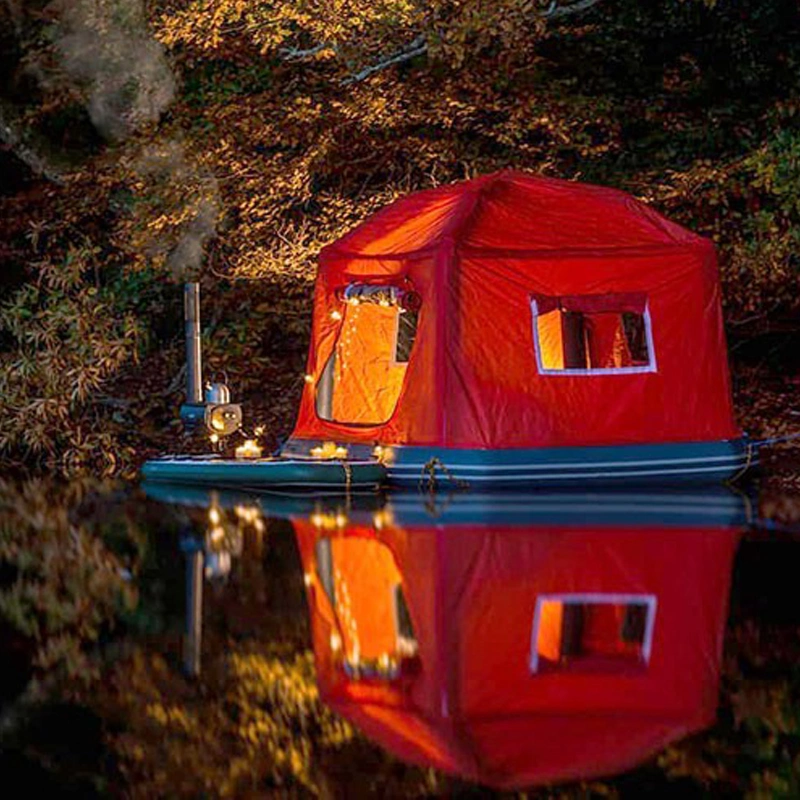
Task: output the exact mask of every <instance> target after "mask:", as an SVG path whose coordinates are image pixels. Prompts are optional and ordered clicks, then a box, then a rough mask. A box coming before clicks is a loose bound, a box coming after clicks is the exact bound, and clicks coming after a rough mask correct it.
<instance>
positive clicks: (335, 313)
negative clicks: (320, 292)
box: [331, 311, 342, 320]
mask: <svg viewBox="0 0 800 800" xmlns="http://www.w3.org/2000/svg"><path fill="white" fill-rule="evenodd" d="M341 318H342V312H341V311H331V319H335V320H340V319H341Z"/></svg>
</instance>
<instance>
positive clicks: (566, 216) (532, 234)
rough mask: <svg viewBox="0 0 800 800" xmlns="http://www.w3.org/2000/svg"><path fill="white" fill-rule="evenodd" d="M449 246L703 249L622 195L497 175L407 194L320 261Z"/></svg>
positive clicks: (695, 237)
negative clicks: (672, 247)
mask: <svg viewBox="0 0 800 800" xmlns="http://www.w3.org/2000/svg"><path fill="white" fill-rule="evenodd" d="M449 241H453V242H456V243H458V245H459V246H460V247H461V248H470V249H475V250H479V251H487V250H488V251H502V252H508V251H512V252H515V253H517V252H520V251H535V252H541V251H565V250H567V251H575V250H596V249H609V248H610V249H619V248H631V247H634V248H638V247H647V246H653V245H656V246H662V247H663V246H665V245H666V246H669V245H687V244H688V245H691V244H695V245H696V244H703V245H705V244H707V243H706V242H705V240H704V239H702V238H701V237H700V236H698V235H696V234H694V233H691V232H690V231H688V230H686V229H685V228H682V227H681V226H680V225H676V224H675V223H674V222H670V221H669V220H667V219H665V218H664V217H662V216H661V215H660V214H658V213H657V212H655V211H653V210H652V209H651V208H649V207H648V206H646V205H645V204H644V203H642V202H640V201H638V200H636V199H635V198H634V197H632V196H631V195H629V194H626V193H625V192H621V191H618V190H616V189H609V188H606V187H602V186H594V185H591V184H585V183H577V182H575V181H565V180H559V179H556V178H545V177H542V176H539V175H533V174H530V173H525V172H516V171H512V170H505V171H502V172H496V173H494V174H491V175H485V176H482V177H480V178H475V179H473V180H469V181H461V182H459V183H455V184H449V185H447V186H441V187H437V188H435V189H427V190H424V191H421V192H416V193H414V194H411V195H407V196H406V197H403V198H401V199H399V200H397V201H395V202H394V203H391V204H390V205H388V206H386V207H385V208H383V209H381V210H380V211H378V212H377V213H376V214H373V215H372V216H371V217H369V218H368V219H367V220H366V221H365V222H363V223H362V224H361V225H359V226H358V227H356V228H354V229H353V230H352V231H350V233H348V234H346V235H345V236H344V237H342V238H341V239H339V240H338V241H337V242H335V243H333V244H332V245H329V246H328V247H327V248H325V250H324V251H323V259H322V260H323V263H324V262H325V261H326V260H327V259H333V260H337V259H338V258H347V257H352V256H373V257H374V256H397V255H401V254H412V253H418V252H420V251H422V252H426V251H432V250H436V249H438V247H439V246H441V245H442V244H443V243H444V242H449Z"/></svg>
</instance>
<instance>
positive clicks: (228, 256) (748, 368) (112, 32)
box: [0, 0, 800, 475]
mask: <svg viewBox="0 0 800 800" xmlns="http://www.w3.org/2000/svg"><path fill="white" fill-rule="evenodd" d="M799 28H800V12H799V11H798V6H797V3H796V2H794V0H772V1H771V2H759V1H758V0H738V1H737V2H734V1H733V0H717V1H716V2H713V0H706V1H705V2H703V0H659V2H636V0H577V2H575V1H573V2H567V1H566V0H565V2H562V3H558V2H549V0H548V2H537V0H496V1H495V2H483V0H438V1H437V2H432V3H421V2H417V1H416V0H324V1H323V0H274V2H271V3H263V2H253V1H252V0H250V1H248V0H148V2H144V0H70V1H69V2H68V1H67V0H47V1H45V0H29V1H26V2H22V0H3V2H1V3H0V40H1V42H0V76H1V77H0V92H1V93H2V97H0V139H2V143H3V147H2V150H0V292H1V294H0V297H1V298H2V299H1V300H0V420H2V424H0V453H2V458H3V460H4V462H5V463H6V464H7V465H10V466H16V467H19V468H22V467H26V468H30V467H33V468H34V469H36V468H43V467H44V468H46V469H47V470H48V471H49V472H54V471H55V472H62V473H74V472H76V471H81V470H89V471H91V472H93V473H103V474H123V475H124V474H133V472H134V471H135V468H136V467H137V465H138V464H139V463H140V462H141V461H142V460H143V459H144V457H146V456H147V455H150V454H152V453H155V452H158V451H160V450H164V449H169V448H174V447H175V446H176V444H177V442H178V432H179V428H178V426H177V423H176V419H177V410H178V407H179V405H180V402H181V399H182V392H183V380H182V372H181V368H182V362H183V341H182V310H181V298H182V293H181V289H180V283H181V281H183V280H185V279H186V278H189V277H191V278H197V279H199V280H200V281H201V283H202V287H203V294H204V313H205V319H204V336H205V346H206V352H205V355H206V364H207V370H208V372H207V375H209V376H210V375H213V374H215V373H220V372H221V371H222V370H223V369H224V370H225V372H226V373H227V376H228V379H229V382H230V383H231V385H232V386H233V387H234V392H235V394H236V399H239V400H241V401H244V403H245V404H246V408H247V412H248V414H249V420H248V421H249V423H250V425H251V426H252V425H254V424H261V425H264V426H265V428H266V430H267V434H266V438H267V439H268V440H269V441H268V442H267V444H269V445H274V444H275V443H276V442H277V441H278V440H279V439H280V438H281V437H283V436H285V435H286V434H287V433H288V431H289V430H290V428H291V424H292V422H293V414H294V409H295V407H296V402H297V399H298V397H299V393H300V389H301V387H302V383H303V372H304V360H305V352H306V347H307V342H308V333H309V329H310V302H311V287H312V282H313V278H314V273H315V257H316V254H317V253H318V251H319V249H320V248H321V247H322V246H323V245H324V244H326V243H327V242H330V241H332V240H334V239H335V238H336V237H338V236H339V235H341V234H342V233H344V232H345V231H346V230H347V229H349V228H350V227H352V226H353V225H355V224H357V223H358V222H359V221H361V220H363V219H364V218H365V217H366V216H367V215H368V214H370V213H371V212H373V211H375V210H376V209H377V208H379V207H380V206H382V205H383V204H385V203H387V202H390V201H391V200H393V199H394V198H396V197H398V196H400V195H402V194H405V193H407V192H410V191H414V190H416V189H422V188H426V187H430V186H435V185H438V184H441V183H446V182H449V181H453V180H457V179H461V178H467V177H472V176H475V175H478V174H482V173H486V172H489V171H492V170H496V169H499V168H504V167H514V168H519V169H526V170H531V171H533V172H537V173H542V174H545V175H550V176H557V177H561V178H567V179H576V180H582V181H591V182H597V183H602V184H607V185H610V186H615V187H618V188H620V189H624V190H626V191H628V192H631V193H633V194H634V195H636V196H637V197H639V198H641V199H642V200H644V201H645V202H647V203H651V204H652V205H653V206H654V207H655V208H657V209H658V210H659V211H661V212H663V213H665V214H667V215H669V216H670V217H672V218H674V219H675V220H677V221H678V222H680V223H682V224H684V225H686V226H687V227H689V228H691V229H693V230H695V231H697V232H699V233H701V234H703V235H705V236H708V237H711V238H713V240H714V241H715V242H716V243H717V245H718V247H719V251H720V256H721V270H722V276H723V281H724V303H725V314H726V322H727V327H728V334H729V340H730V343H731V353H732V360H733V367H734V377H735V391H736V401H737V408H738V411H739V416H740V422H741V423H742V425H743V426H744V427H745V428H746V429H748V430H749V432H750V433H752V434H756V435H759V434H762V433H781V432H785V431H786V430H788V429H790V428H791V427H792V424H793V422H795V421H796V420H793V418H792V415H791V413H790V406H791V394H792V392H793V390H794V389H795V388H796V385H797V384H796V380H797V379H796V375H797V369H798V365H799V364H800V361H799V360H798V355H800V354H798V352H797V351H798V348H797V336H798V334H800V326H798V323H797V312H798V310H799V307H800V293H798V291H797V283H798V277H800V256H799V255H798V254H797V252H796V249H797V245H798V240H800V113H798V109H800V94H799V93H798V90H799V89H800V69H798V67H799V66H800V64H799V63H798V60H799V59H800V35H798V33H800V30H799Z"/></svg>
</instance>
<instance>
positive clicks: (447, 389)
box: [294, 172, 740, 448]
mask: <svg viewBox="0 0 800 800" xmlns="http://www.w3.org/2000/svg"><path fill="white" fill-rule="evenodd" d="M352 282H367V283H389V284H392V285H396V286H398V287H400V288H406V289H407V288H413V289H414V290H415V291H416V292H418V294H419V295H420V298H421V301H422V308H421V314H420V320H419V327H418V330H417V337H416V342H415V344H414V348H413V351H412V355H411V360H410V362H409V364H408V368H407V370H406V371H405V381H404V382H403V384H402V387H401V388H400V391H399V394H400V396H399V399H398V402H397V406H396V409H395V410H394V413H393V414H392V415H391V418H390V419H388V420H387V421H386V422H385V423H384V424H379V425H365V426H364V427H356V426H353V425H345V424H337V423H333V422H326V421H324V420H321V419H319V417H318V416H317V414H316V412H315V407H314V397H315V385H314V384H315V383H316V382H317V381H318V380H319V378H320V375H321V373H322V370H323V369H324V366H325V364H326V363H327V361H328V358H329V357H330V354H331V352H332V351H333V349H334V347H335V346H336V344H335V343H336V339H337V336H338V333H339V323H338V322H337V321H336V320H333V319H331V312H333V311H339V312H340V313H344V308H343V306H344V304H343V302H342V300H341V297H340V296H338V295H337V291H339V292H340V291H341V290H342V289H343V288H344V287H346V286H347V285H348V284H350V283H352ZM614 294H624V295H628V296H634V295H635V296H637V297H640V298H642V299H643V301H644V300H645V299H646V303H647V308H648V311H649V314H650V318H651V322H652V337H653V342H654V357H655V360H656V363H657V370H656V371H653V372H642V373H635V374H624V375H602V374H599V375H593V374H590V375H540V374H539V372H538V369H537V367H536V358H535V353H534V348H533V317H532V312H531V306H530V300H531V298H532V297H533V296H548V297H572V298H581V297H585V296H592V298H594V299H593V300H592V302H593V303H596V302H599V300H598V298H602V297H605V296H608V295H614ZM601 327H603V326H601ZM604 335H605V334H604ZM608 336H609V337H610V336H611V334H610V333H608ZM612 339H613V341H610V343H608V344H606V345H604V347H603V352H602V353H600V355H599V358H600V360H601V361H604V362H606V363H613V364H615V365H616V364H622V365H625V364H626V361H627V360H628V359H629V357H630V356H629V354H626V353H625V350H624V348H622V347H621V346H620V343H619V339H618V334H617V333H616V332H615V333H614V335H613V337H612ZM307 371H308V373H310V374H311V375H312V376H313V378H314V383H312V384H310V385H307V386H306V387H305V390H304V393H303V396H302V399H301V403H300V409H299V414H298V419H297V423H296V426H295V430H294V436H295V437H297V438H306V439H326V440H327V439H332V440H336V441H344V442H347V441H351V442H370V443H371V442H375V441H376V440H379V441H381V442H383V443H386V444H428V445H443V446H451V447H471V448H498V447H539V446H566V445H591V444H625V443H641V442H652V441H654V440H657V441H665V442H666V441H712V440H721V439H729V438H736V437H738V436H739V435H740V432H739V429H738V428H737V426H736V424H735V421H734V418H733V409H732V404H731V398H730V386H729V375H728V367H727V352H726V346H725V336H724V330H723V324H722V315H721V310H720V287H719V279H718V274H717V266H716V257H715V253H714V248H713V246H712V244H711V243H710V242H708V241H707V240H705V239H702V238H700V237H699V236H696V235H695V234H693V233H690V232H689V231H687V230H685V229H683V228H681V227H680V226H678V225H675V224H674V223H672V222H670V221H668V220H666V219H664V218H663V217H661V216H660V215H658V214H657V213H656V212H654V211H653V210H651V209H650V208H648V207H647V206H645V205H643V204H641V203H639V202H637V201H636V200H634V199H633V198H632V197H630V196H628V195H625V194H623V193H621V192H618V191H615V190H612V189H606V188H602V187H597V186H588V185H584V184H578V183H574V182H569V181H558V180H553V179H547V178H541V177H538V176H535V175H529V174H523V173H518V172H502V173H498V174H496V175H490V176H486V177H484V178H478V179H476V180H473V181H467V182H464V183H459V184H454V185H452V186H445V187H441V188H437V189H432V190H429V191H425V192H419V193H417V194H412V195H409V196H408V197H404V198H402V199H401V200H399V201H397V202H396V203H393V204H392V205H390V206H388V207H387V208H385V209H383V210H382V211H380V212H378V213H377V214H376V215H374V216H373V217H371V218H370V219H368V220H367V221H366V222H364V223H363V224H362V225H360V226H359V227H357V228H356V229H354V230H353V231H352V232H351V233H349V234H347V235H346V236H345V237H343V238H342V239H341V240H339V241H338V242H336V243H334V244H333V245H331V246H329V247H327V248H325V249H324V250H323V252H322V253H321V255H320V269H319V275H318V280H317V286H316V292H315V299H314V323H313V330H312V343H311V348H310V352H309V360H308V367H307ZM389 374H391V376H392V377H391V378H390V377H389ZM399 374H400V373H399V372H398V373H396V374H395V373H391V371H390V370H387V373H386V377H385V378H382V379H381V380H382V381H384V384H383V386H384V390H385V396H386V397H389V396H394V394H395V393H396V392H397V384H396V383H394V382H392V381H393V380H394V377H396V376H397V375H399ZM399 380H402V377H400V378H399ZM379 383H381V381H370V382H365V383H364V384H363V387H360V386H357V388H356V390H354V391H356V392H357V393H359V394H358V397H359V398H360V399H359V401H358V403H361V404H362V405H363V404H364V403H366V405H367V406H368V407H369V406H370V404H372V405H376V404H377V405H378V406H379V409H378V410H380V411H381V412H385V411H386V410H387V409H388V407H389V405H390V403H389V402H388V401H387V400H385V399H374V398H370V399H368V400H367V399H366V397H367V396H368V395H370V394H371V393H373V392H374V391H376V390H377V388H378V386H377V384H379ZM342 402H344V403H347V402H348V401H347V400H343V401H342ZM353 403H356V401H353ZM375 414H377V410H376V411H375ZM368 421H370V422H374V421H375V420H374V419H373V420H368Z"/></svg>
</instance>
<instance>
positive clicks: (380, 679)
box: [294, 520, 739, 788]
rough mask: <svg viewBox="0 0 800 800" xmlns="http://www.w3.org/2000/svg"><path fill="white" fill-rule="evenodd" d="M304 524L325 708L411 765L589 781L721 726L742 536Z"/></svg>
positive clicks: (516, 782)
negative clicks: (725, 648) (726, 638)
mask: <svg viewBox="0 0 800 800" xmlns="http://www.w3.org/2000/svg"><path fill="white" fill-rule="evenodd" d="M294 525H295V530H296V533H297V537H298V542H299V546H300V551H301V556H302V559H303V564H304V569H305V572H306V583H307V586H308V593H309V606H310V609H311V615H312V631H313V637H314V652H315V657H316V664H317V673H318V680H319V684H320V689H321V693H322V696H323V698H324V700H325V701H326V702H327V703H328V704H329V705H330V706H331V707H332V708H333V709H334V710H336V711H338V712H339V713H341V714H342V715H343V716H344V717H346V718H347V719H349V720H350V721H351V722H353V723H354V724H355V725H356V726H357V727H359V728H360V729H361V730H362V731H363V732H364V733H365V734H366V735H367V736H368V737H370V738H371V739H373V740H375V741H376V742H378V743H379V744H381V745H382V746H384V747H386V748H387V749H388V750H389V751H391V752H392V753H393V754H395V755H396V756H398V757H400V758H402V759H404V760H407V761H410V762H413V763H419V764H423V765H430V766H434V767H436V768H439V769H442V770H444V771H446V772H449V773H454V774H458V775H460V776H462V777H465V778H469V779H471V780H474V781H478V782H481V783H484V784H487V785H492V786H496V787H500V788H511V787H522V786H528V785H535V784H539V783H548V782H552V781H560V780H570V779H583V778H592V777H599V776H603V775H611V774H614V773H618V772H622V771H624V770H627V769H629V768H632V767H634V766H636V765H637V764H638V763H640V762H641V761H643V760H645V759H646V758H648V757H649V756H651V755H653V754H655V753H656V752H657V751H658V750H660V749H661V748H663V747H665V746H666V745H667V744H668V743H670V742H673V741H675V740H677V739H679V738H681V737H683V736H685V735H687V734H689V733H691V732H693V731H697V730H699V729H702V728H704V727H707V726H708V725H710V724H712V722H713V720H714V718H715V713H716V708H717V696H718V683H719V670H720V658H721V649H722V639H723V631H724V627H725V622H726V615H727V603H728V592H729V586H730V578H731V568H732V559H733V555H734V552H735V549H736V544H737V541H738V537H739V531H738V529H736V528H733V527H724V526H720V525H716V526H715V525H713V524H708V525H707V526H706V527H698V526H695V527H691V528H689V527H681V528H675V527H656V526H653V525H649V526H647V527H642V526H636V525H629V526H624V527H620V526H615V527H595V528H593V527H592V526H591V525H588V526H586V527H575V526H574V525H573V526H563V527H559V526H551V525H548V526H541V527H537V526H524V525H522V526H520V525H516V526H514V527H508V526H506V527H503V526H496V525H493V526H487V525H475V524H472V525H471V524H465V525H457V526H450V527H442V526H436V525H435V524H434V523H430V524H428V525H417V526H412V527H404V528H401V527H398V526H396V525H394V524H392V523H391V520H385V521H383V523H382V524H381V525H380V526H379V527H380V530H376V528H374V527H372V526H366V525H363V526H360V525H352V526H349V527H348V528H347V529H346V530H344V531H342V530H339V531H337V530H336V529H335V528H333V527H332V528H330V529H326V528H325V527H321V526H320V525H319V521H318V520H317V521H316V523H315V522H312V521H308V520H305V521H304V520H299V521H298V520H295V522H294Z"/></svg>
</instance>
